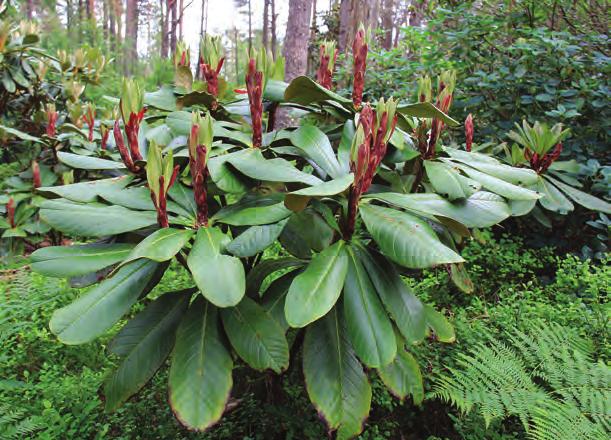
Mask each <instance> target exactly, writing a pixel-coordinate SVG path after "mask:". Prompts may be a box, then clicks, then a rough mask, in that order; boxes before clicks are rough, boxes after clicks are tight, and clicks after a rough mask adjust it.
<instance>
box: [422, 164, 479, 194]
mask: <svg viewBox="0 0 611 440" xmlns="http://www.w3.org/2000/svg"><path fill="white" fill-rule="evenodd" d="M424 168H425V169H426V175H427V176H428V178H429V180H430V182H431V185H433V188H435V191H436V192H438V193H439V194H440V195H442V196H443V197H447V198H448V199H449V200H456V199H466V198H467V197H469V196H470V195H472V194H474V193H475V192H476V191H479V190H480V188H481V185H480V184H479V183H477V182H475V181H474V180H471V179H468V178H466V177H464V176H462V175H461V174H460V173H459V172H458V171H457V170H455V169H454V168H452V167H451V166H450V165H447V164H445V163H443V162H436V161H431V160H425V161H424Z"/></svg>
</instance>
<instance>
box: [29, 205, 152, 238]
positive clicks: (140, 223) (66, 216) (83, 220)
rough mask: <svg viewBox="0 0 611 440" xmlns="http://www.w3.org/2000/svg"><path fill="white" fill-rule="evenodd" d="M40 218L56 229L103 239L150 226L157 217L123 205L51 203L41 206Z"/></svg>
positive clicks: (149, 212) (148, 212)
mask: <svg viewBox="0 0 611 440" xmlns="http://www.w3.org/2000/svg"><path fill="white" fill-rule="evenodd" d="M40 218H41V219H42V220H44V221H45V222H46V223H48V224H49V225H51V226H52V227H53V228H55V229H57V230H59V231H62V232H66V233H68V234H74V235H77V236H81V237H103V236H105V235H116V234H121V233H123V232H129V231H134V230H136V229H140V228H144V227H147V226H151V225H153V224H155V223H157V216H156V214H155V213H154V212H151V211H132V210H130V209H127V208H124V207H122V206H107V205H102V204H98V203H90V204H79V203H72V202H70V201H67V200H61V199H60V200H48V201H46V202H44V203H43V204H42V205H41V209H40Z"/></svg>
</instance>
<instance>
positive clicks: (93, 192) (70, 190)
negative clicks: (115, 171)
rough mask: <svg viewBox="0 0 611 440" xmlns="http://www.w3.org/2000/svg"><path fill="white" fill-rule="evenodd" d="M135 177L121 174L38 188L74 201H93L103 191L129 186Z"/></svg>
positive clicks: (43, 191) (42, 191)
mask: <svg viewBox="0 0 611 440" xmlns="http://www.w3.org/2000/svg"><path fill="white" fill-rule="evenodd" d="M132 180H133V177H131V176H121V177H113V178H112V179H101V180H94V181H91V182H81V183H73V184H71V185H62V186H41V187H40V188H38V189H37V191H38V192H41V193H52V194H55V195H58V196H60V197H63V198H65V199H68V200H72V201H73V202H93V201H95V200H96V198H97V197H98V196H99V195H100V194H102V193H103V192H106V191H109V190H113V189H115V190H118V189H121V188H124V187H125V186H127V185H128V184H129V183H130V182H131V181H132Z"/></svg>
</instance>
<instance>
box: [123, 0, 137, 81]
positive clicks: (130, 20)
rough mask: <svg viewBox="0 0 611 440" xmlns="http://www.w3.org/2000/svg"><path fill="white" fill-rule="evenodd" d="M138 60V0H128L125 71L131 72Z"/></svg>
mask: <svg viewBox="0 0 611 440" xmlns="http://www.w3.org/2000/svg"><path fill="white" fill-rule="evenodd" d="M137 60H138V0H127V8H126V11H125V63H124V66H125V73H126V74H130V73H131V72H132V70H133V67H134V66H135V63H136V62H137Z"/></svg>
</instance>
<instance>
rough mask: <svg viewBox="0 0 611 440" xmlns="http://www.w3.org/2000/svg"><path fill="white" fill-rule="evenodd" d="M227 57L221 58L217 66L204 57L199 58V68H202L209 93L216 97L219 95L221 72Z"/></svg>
mask: <svg viewBox="0 0 611 440" xmlns="http://www.w3.org/2000/svg"><path fill="white" fill-rule="evenodd" d="M224 61H225V58H221V59H220V60H219V62H218V64H217V65H216V67H214V66H211V65H209V64H206V63H205V62H204V60H203V59H201V58H200V60H199V68H200V69H201V72H202V75H203V77H204V79H205V80H206V87H207V89H208V93H210V94H211V95H212V96H214V97H218V94H219V73H220V71H221V68H222V67H223V62H224Z"/></svg>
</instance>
